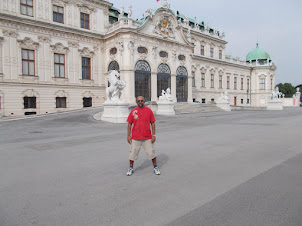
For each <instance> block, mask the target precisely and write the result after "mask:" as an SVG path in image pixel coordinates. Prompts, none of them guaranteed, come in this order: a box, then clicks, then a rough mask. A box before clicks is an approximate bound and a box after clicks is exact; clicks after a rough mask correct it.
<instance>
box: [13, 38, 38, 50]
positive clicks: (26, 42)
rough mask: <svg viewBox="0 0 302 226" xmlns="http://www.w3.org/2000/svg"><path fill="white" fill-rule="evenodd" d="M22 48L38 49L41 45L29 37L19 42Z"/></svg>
mask: <svg viewBox="0 0 302 226" xmlns="http://www.w3.org/2000/svg"><path fill="white" fill-rule="evenodd" d="M18 42H19V44H20V46H21V48H25V49H34V50H36V49H38V47H39V43H38V42H34V41H33V40H32V39H31V38H29V37H25V38H24V39H23V40H18Z"/></svg>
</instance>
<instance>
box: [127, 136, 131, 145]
mask: <svg viewBox="0 0 302 226" xmlns="http://www.w3.org/2000/svg"><path fill="white" fill-rule="evenodd" d="M127 140H128V143H129V144H131V143H132V137H131V136H128V138H127Z"/></svg>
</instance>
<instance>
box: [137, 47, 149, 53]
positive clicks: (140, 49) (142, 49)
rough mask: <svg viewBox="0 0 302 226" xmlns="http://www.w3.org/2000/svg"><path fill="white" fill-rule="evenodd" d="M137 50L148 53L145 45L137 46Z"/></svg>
mask: <svg viewBox="0 0 302 226" xmlns="http://www.w3.org/2000/svg"><path fill="white" fill-rule="evenodd" d="M137 52H138V53H144V54H148V49H147V48H145V47H138V48H137Z"/></svg>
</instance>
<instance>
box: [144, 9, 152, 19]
mask: <svg viewBox="0 0 302 226" xmlns="http://www.w3.org/2000/svg"><path fill="white" fill-rule="evenodd" d="M145 16H146V17H148V16H149V17H150V18H152V16H153V13H152V9H147V10H146V12H145Z"/></svg>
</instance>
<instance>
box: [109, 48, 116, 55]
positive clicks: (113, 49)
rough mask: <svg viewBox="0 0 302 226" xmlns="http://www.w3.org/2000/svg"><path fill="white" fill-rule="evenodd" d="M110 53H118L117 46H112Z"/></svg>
mask: <svg viewBox="0 0 302 226" xmlns="http://www.w3.org/2000/svg"><path fill="white" fill-rule="evenodd" d="M109 52H110V55H115V54H116V53H117V48H115V47H114V48H112V49H110V51H109Z"/></svg>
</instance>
